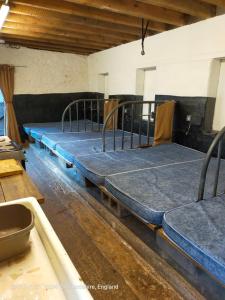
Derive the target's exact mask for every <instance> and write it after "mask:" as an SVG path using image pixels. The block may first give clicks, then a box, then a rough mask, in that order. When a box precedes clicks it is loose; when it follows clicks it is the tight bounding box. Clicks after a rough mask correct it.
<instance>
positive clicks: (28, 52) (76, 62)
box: [0, 45, 88, 94]
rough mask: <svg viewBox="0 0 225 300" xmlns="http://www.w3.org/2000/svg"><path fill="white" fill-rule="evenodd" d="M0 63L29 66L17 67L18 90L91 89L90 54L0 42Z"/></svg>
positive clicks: (35, 91) (33, 92)
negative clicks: (15, 46) (89, 83)
mask: <svg viewBox="0 0 225 300" xmlns="http://www.w3.org/2000/svg"><path fill="white" fill-rule="evenodd" d="M0 64H11V65H15V66H25V68H16V73H15V94H45V93H46V94H48V93H74V92H87V91H88V64H87V57H86V56H81V55H75V54H64V53H59V52H50V51H40V50H33V49H28V48H23V47H22V48H20V49H12V48H7V47H6V46H4V45H0Z"/></svg>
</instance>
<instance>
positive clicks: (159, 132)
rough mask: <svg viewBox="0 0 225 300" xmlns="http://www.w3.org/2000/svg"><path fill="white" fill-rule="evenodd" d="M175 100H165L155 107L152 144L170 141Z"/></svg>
mask: <svg viewBox="0 0 225 300" xmlns="http://www.w3.org/2000/svg"><path fill="white" fill-rule="evenodd" d="M174 110H175V101H167V102H165V103H163V104H161V105H159V106H157V109H156V119H155V133H154V146H156V145H160V144H166V143H171V142H172V137H173V118H174Z"/></svg>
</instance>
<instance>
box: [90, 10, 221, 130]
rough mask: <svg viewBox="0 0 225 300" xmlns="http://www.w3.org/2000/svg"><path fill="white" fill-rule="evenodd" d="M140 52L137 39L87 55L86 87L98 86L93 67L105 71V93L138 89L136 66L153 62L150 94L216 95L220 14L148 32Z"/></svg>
mask: <svg viewBox="0 0 225 300" xmlns="http://www.w3.org/2000/svg"><path fill="white" fill-rule="evenodd" d="M145 52H146V55H145V56H141V54H140V53H141V42H140V41H135V42H132V43H128V44H125V45H122V46H118V47H115V48H113V49H109V50H105V51H102V52H98V53H95V54H92V55H90V56H89V57H88V64H89V67H88V69H89V88H90V90H92V91H98V86H97V76H98V74H99V73H109V82H108V89H109V94H136V91H140V90H141V83H140V76H139V75H140V74H139V72H138V71H137V70H138V69H140V68H150V67H156V68H157V84H156V90H155V92H156V94H172V95H176V96H211V97H216V95H217V86H218V78H219V70H220V62H219V59H220V58H222V57H225V15H222V16H218V17H215V18H211V19H208V20H205V21H202V22H198V23H195V24H192V25H188V26H184V27H181V28H178V29H175V30H171V31H168V32H164V33H161V34H158V35H155V36H152V37H149V38H147V39H146V41H145ZM137 74H138V78H137ZM222 101H223V103H224V102H225V98H224V99H223V100H222ZM216 118H220V119H221V118H223V116H219V115H218V114H217V115H216ZM218 122H220V121H218ZM218 122H214V124H215V126H217V125H216V124H219V123H218ZM215 129H218V128H215Z"/></svg>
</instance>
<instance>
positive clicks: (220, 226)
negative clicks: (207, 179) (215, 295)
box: [163, 194, 225, 286]
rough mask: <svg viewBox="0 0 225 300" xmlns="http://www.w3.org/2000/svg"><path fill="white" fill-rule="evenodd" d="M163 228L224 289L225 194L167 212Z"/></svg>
mask: <svg viewBox="0 0 225 300" xmlns="http://www.w3.org/2000/svg"><path fill="white" fill-rule="evenodd" d="M194 200H195V199H193V201H194ZM163 229H164V231H165V232H166V234H167V235H168V237H169V238H170V239H171V240H172V241H173V242H175V243H176V244H177V245H178V246H179V247H180V248H181V249H182V250H183V251H185V252H186V253H187V254H188V255H189V256H190V257H191V258H192V259H193V260H194V261H197V262H198V263H199V264H200V265H201V266H202V267H203V268H204V269H206V270H207V271H209V272H210V273H211V274H213V275H214V276H215V277H216V278H217V279H218V280H219V281H220V282H221V283H222V284H223V285H224V286H225V239H224V237H225V195H224V194H223V195H221V196H219V197H215V198H212V199H208V200H203V201H200V202H197V203H196V202H193V203H190V204H187V205H184V206H182V207H179V208H177V209H173V210H171V211H169V212H167V213H166V214H165V215H164V219H163Z"/></svg>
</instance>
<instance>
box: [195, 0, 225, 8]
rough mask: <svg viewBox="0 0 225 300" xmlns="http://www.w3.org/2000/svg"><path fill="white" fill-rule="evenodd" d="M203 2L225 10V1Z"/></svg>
mask: <svg viewBox="0 0 225 300" xmlns="http://www.w3.org/2000/svg"><path fill="white" fill-rule="evenodd" d="M201 1H202V2H205V3H209V4H212V5H216V6H219V7H223V8H225V0H201Z"/></svg>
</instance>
